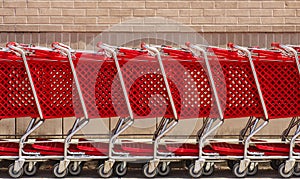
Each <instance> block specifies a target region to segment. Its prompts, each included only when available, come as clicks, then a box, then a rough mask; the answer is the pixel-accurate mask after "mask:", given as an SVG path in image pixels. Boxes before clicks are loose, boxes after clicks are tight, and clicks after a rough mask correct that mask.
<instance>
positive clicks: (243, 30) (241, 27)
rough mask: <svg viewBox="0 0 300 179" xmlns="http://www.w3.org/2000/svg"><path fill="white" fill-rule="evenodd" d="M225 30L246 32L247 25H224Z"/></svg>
mask: <svg viewBox="0 0 300 179" xmlns="http://www.w3.org/2000/svg"><path fill="white" fill-rule="evenodd" d="M225 31H226V32H248V31H249V27H248V26H247V25H244V26H240V25H238V26H225Z"/></svg>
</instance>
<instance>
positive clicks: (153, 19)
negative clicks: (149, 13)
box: [144, 17, 169, 24]
mask: <svg viewBox="0 0 300 179" xmlns="http://www.w3.org/2000/svg"><path fill="white" fill-rule="evenodd" d="M168 22H169V20H167V19H166V18H161V17H147V18H144V23H145V24H165V23H168Z"/></svg>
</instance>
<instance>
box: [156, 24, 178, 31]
mask: <svg viewBox="0 0 300 179" xmlns="http://www.w3.org/2000/svg"><path fill="white" fill-rule="evenodd" d="M156 32H179V27H178V26H176V25H160V26H156Z"/></svg>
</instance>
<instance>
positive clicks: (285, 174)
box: [278, 163, 293, 178]
mask: <svg viewBox="0 0 300 179" xmlns="http://www.w3.org/2000/svg"><path fill="white" fill-rule="evenodd" d="M284 169H285V163H282V164H281V165H280V166H279V168H278V171H279V174H280V175H281V176H282V177H283V178H289V177H291V176H292V175H293V170H290V171H288V172H285V171H284Z"/></svg>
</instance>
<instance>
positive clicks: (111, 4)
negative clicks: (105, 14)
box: [98, 1, 121, 8]
mask: <svg viewBox="0 0 300 179" xmlns="http://www.w3.org/2000/svg"><path fill="white" fill-rule="evenodd" d="M98 7H99V8H121V2H118V1H117V2H114V1H111V2H102V1H101V2H98Z"/></svg>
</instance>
